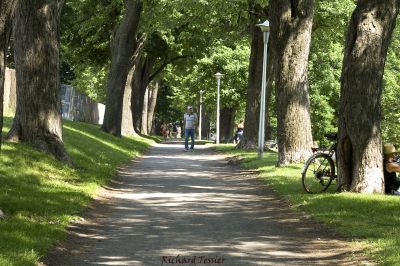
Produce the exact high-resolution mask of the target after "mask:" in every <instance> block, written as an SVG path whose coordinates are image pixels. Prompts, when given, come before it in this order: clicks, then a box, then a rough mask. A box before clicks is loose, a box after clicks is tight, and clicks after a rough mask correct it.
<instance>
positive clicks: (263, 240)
mask: <svg viewBox="0 0 400 266" xmlns="http://www.w3.org/2000/svg"><path fill="white" fill-rule="evenodd" d="M182 148H183V146H182V145H177V144H169V145H168V144H157V145H156V146H155V147H153V148H152V149H151V150H150V151H149V152H148V153H147V154H146V155H145V156H143V157H142V158H140V159H138V160H137V161H134V162H132V163H131V164H130V165H129V166H127V167H125V168H124V169H121V171H120V175H119V176H118V177H117V178H116V179H115V181H114V182H113V183H112V184H111V185H110V187H108V188H107V189H106V190H105V191H104V193H103V195H102V200H101V199H100V200H99V201H98V202H97V203H95V204H93V206H92V208H91V209H90V210H89V211H88V214H87V215H86V217H85V219H84V220H82V221H80V222H77V223H76V224H73V225H72V226H71V229H70V234H69V237H68V239H67V240H66V241H65V242H64V243H62V244H61V245H60V247H58V248H57V249H55V250H54V251H53V252H52V253H51V254H50V255H49V256H48V258H46V260H45V262H44V264H46V265H57V266H58V265H227V266H234V265H240V266H242V265H360V264H362V263H361V261H360V260H357V261H356V259H355V258H354V255H352V251H351V249H350V248H349V247H348V243H346V242H345V241H342V240H333V239H332V238H331V237H328V236H327V234H328V233H327V232H326V231H325V230H323V229H322V228H321V226H319V225H317V224H316V223H314V222H312V221H311V220H310V219H308V218H306V217H301V214H299V213H295V212H292V211H290V210H289V209H288V208H287V205H286V204H285V203H284V202H283V201H281V200H279V199H278V198H277V197H276V196H275V195H274V193H273V192H271V190H270V189H268V187H266V186H265V185H263V183H262V182H261V181H259V180H258V179H257V178H255V177H254V175H252V174H250V173H246V172H242V171H240V170H239V169H238V168H237V167H233V166H231V165H229V164H228V163H227V161H226V160H224V158H223V156H222V155H218V154H216V153H214V152H213V151H212V150H211V148H209V147H207V146H197V147H196V148H197V149H196V151H195V152H194V153H191V152H183V151H182ZM194 259H195V264H193V263H191V262H193V260H194ZM185 262H187V263H185Z"/></svg>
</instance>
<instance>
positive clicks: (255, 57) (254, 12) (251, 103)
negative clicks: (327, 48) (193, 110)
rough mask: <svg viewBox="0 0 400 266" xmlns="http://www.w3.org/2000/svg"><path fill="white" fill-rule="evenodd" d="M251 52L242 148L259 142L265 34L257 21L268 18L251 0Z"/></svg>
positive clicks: (240, 144) (247, 147) (252, 146)
mask: <svg viewBox="0 0 400 266" xmlns="http://www.w3.org/2000/svg"><path fill="white" fill-rule="evenodd" d="M248 3H249V10H250V24H249V27H250V34H251V53H250V64H249V78H248V84H247V101H246V114H245V119H244V134H243V140H242V141H241V142H240V143H239V146H240V147H241V148H245V149H255V148H257V143H258V125H259V115H260V95H261V81H262V66H263V51H264V43H263V34H262V32H261V30H260V28H259V27H257V26H256V24H257V23H260V22H262V21H261V20H262V19H265V18H266V12H265V10H264V9H263V8H261V7H260V6H258V5H256V4H255V1H254V0H249V1H248Z"/></svg>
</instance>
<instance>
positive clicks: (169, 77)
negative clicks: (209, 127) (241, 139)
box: [165, 43, 250, 116]
mask: <svg viewBox="0 0 400 266" xmlns="http://www.w3.org/2000/svg"><path fill="white" fill-rule="evenodd" d="M249 54H250V49H249V46H248V44H247V43H242V44H240V45H239V44H238V45H237V46H236V47H234V48H231V47H227V46H225V45H222V44H221V45H219V46H215V47H214V51H213V52H212V53H211V54H210V55H209V56H206V57H203V58H201V59H198V60H197V61H196V63H195V64H194V65H193V67H191V68H188V69H186V71H185V72H183V70H180V71H177V72H175V71H176V69H171V70H170V71H168V72H167V74H165V79H166V82H167V83H168V84H169V86H170V87H171V89H172V90H173V94H172V95H171V98H170V99H171V104H172V105H174V106H175V107H178V106H177V103H180V104H179V108H180V109H181V110H185V106H186V105H188V104H192V105H194V106H199V104H200V103H199V101H200V99H199V97H200V96H199V95H200V90H203V91H204V94H203V101H204V105H203V106H204V108H205V110H206V112H207V113H208V114H209V115H210V116H213V114H215V112H216V111H215V110H216V99H217V80H216V79H215V77H214V74H215V73H217V72H221V73H223V74H224V77H223V78H222V79H221V86H220V105H221V108H224V107H230V108H234V109H236V110H237V111H238V112H242V113H243V110H244V104H245V100H244V99H245V95H246V88H247V75H248V62H249V60H248V58H249ZM175 73H179V75H177V74H175Z"/></svg>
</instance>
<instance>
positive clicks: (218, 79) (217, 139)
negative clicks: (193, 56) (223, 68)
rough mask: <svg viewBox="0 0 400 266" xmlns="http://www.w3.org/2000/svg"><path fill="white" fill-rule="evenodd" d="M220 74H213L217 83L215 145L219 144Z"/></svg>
mask: <svg viewBox="0 0 400 266" xmlns="http://www.w3.org/2000/svg"><path fill="white" fill-rule="evenodd" d="M222 76H223V75H222V74H221V73H219V72H218V73H217V74H215V77H216V78H217V81H218V94H217V132H216V134H217V136H216V139H215V140H216V144H219V94H220V93H219V87H220V85H221V78H222Z"/></svg>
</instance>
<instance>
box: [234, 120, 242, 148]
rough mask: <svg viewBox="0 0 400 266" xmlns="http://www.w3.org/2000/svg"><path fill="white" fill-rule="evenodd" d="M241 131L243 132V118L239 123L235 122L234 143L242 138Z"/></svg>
mask: <svg viewBox="0 0 400 266" xmlns="http://www.w3.org/2000/svg"><path fill="white" fill-rule="evenodd" d="M243 132H244V124H243V120H240V121H239V124H237V126H236V134H235V137H234V139H235V143H238V142H239V141H241V140H242V139H243Z"/></svg>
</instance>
